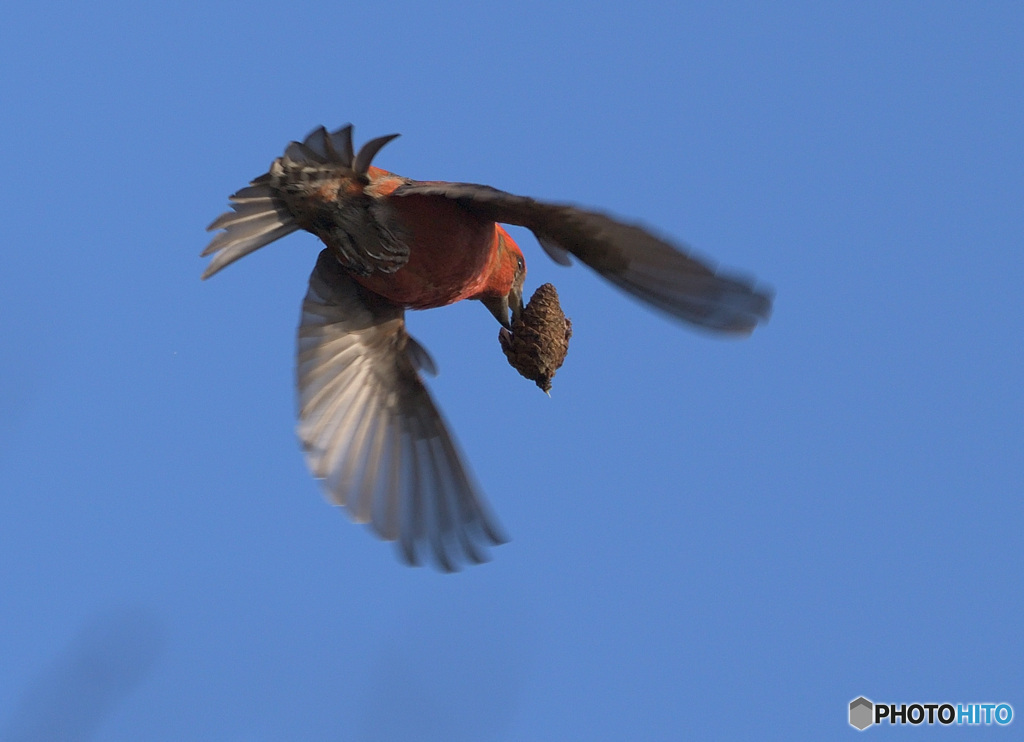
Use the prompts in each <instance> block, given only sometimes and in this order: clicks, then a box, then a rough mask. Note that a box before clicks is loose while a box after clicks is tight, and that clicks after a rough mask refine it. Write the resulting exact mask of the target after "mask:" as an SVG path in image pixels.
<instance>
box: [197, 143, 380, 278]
mask: <svg viewBox="0 0 1024 742" xmlns="http://www.w3.org/2000/svg"><path fill="white" fill-rule="evenodd" d="M393 138H394V136H391V137H380V138H379V139H374V140H373V141H371V142H368V143H367V144H366V145H365V146H364V147H363V148H362V149H361V150H360V151H359V154H358V155H353V152H352V127H351V125H349V126H343V127H342V128H340V129H338V130H337V131H335V132H328V131H327V130H326V129H325V128H323V127H322V126H321V127H320V128H318V129H315V130H314V131H312V132H310V134H309V136H307V137H306V139H305V141H303V142H292V143H291V144H289V145H288V148H287V149H286V150H285V152H284V155H283V156H282V157H279V158H277V159H276V160H274V162H273V164H272V165H271V167H270V171H269V172H267V173H264V174H263V175H261V176H260V177H258V178H256V179H255V180H254V181H252V183H250V184H249V185H247V186H246V187H245V188H242V189H241V190H240V191H238V192H237V193H235V194H234V195H233V196H231V198H230V201H231V209H232V210H231V211H229V212H227V213H225V214H221V215H220V216H219V217H217V218H216V219H214V220H213V223H212V224H210V226H209V227H207V228H206V229H207V231H208V232H213V231H216V230H218V229H223V230H224V231H223V232H221V233H220V234H218V235H216V236H215V237H214V238H213V240H212V241H211V242H210V244H209V245H207V246H206V249H205V250H203V252H202V256H203V257H207V256H209V255H213V260H211V261H210V264H209V265H208V266H207V267H206V270H205V271H203V278H209V277H210V276H212V275H213V274H214V273H216V272H217V271H219V270H220V269H221V268H223V267H224V266H226V265H230V264H231V263H234V262H235V261H236V260H238V259H239V258H241V257H244V256H246V255H248V254H249V253H251V252H253V251H254V250H258V249H260V248H261V247H263V246H264V245H268V244H270V243H271V242H273V241H274V240H277V239H280V238H281V237H284V236H285V235H287V234H291V233H292V232H295V231H296V230H298V229H299V227H298V226H297V225H296V224H295V220H294V218H293V217H292V215H291V212H289V211H288V208H287V206H286V205H285V203H284V201H283V200H281V198H280V197H279V196H278V191H277V190H276V188H277V187H278V186H279V185H280V184H281V183H282V182H285V183H287V182H290V181H292V182H294V181H296V180H297V181H299V182H307V183H308V182H310V181H312V180H316V179H320V178H330V177H335V176H336V172H337V168H338V167H339V166H340V167H341V168H342V169H344V170H346V171H350V170H351V169H352V168H353V167H355V166H356V164H357V162H358V165H359V166H360V167H363V172H365V169H366V167H367V166H369V162H370V160H371V159H372V158H373V155H374V154H375V153H376V152H377V150H379V149H380V148H381V147H382V146H384V144H386V143H387V142H389V141H391V139H393Z"/></svg>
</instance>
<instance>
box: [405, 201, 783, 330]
mask: <svg viewBox="0 0 1024 742" xmlns="http://www.w3.org/2000/svg"><path fill="white" fill-rule="evenodd" d="M393 195H394V196H397V197H401V196H410V195H420V196H437V197H443V198H449V199H453V200H455V201H457V202H458V203H459V204H461V205H462V206H463V207H464V208H466V209H468V210H469V211H471V212H473V213H476V214H479V215H480V216H483V217H485V218H487V219H491V220H493V221H496V222H502V223H504V224H515V225H518V226H522V227H526V228H528V229H529V230H531V231H532V232H533V233H534V235H536V237H537V241H538V242H539V243H540V244H541V247H543V248H544V250H545V251H546V252H547V253H548V255H550V256H551V258H552V259H553V260H555V261H556V262H558V263H560V264H562V265H568V264H569V262H570V260H569V255H570V254H571V255H573V256H575V257H577V258H578V259H579V260H581V261H582V262H583V263H585V264H587V265H588V266H590V267H591V268H593V269H594V270H595V271H597V272H598V273H599V274H600V275H602V276H603V277H604V278H606V279H607V280H609V281H611V282H612V283H613V284H615V285H616V286H618V287H619V288H620V289H622V290H623V291H625V292H627V293H629V294H632V295H633V296H635V297H637V298H639V299H641V300H643V301H645V302H647V303H648V304H651V305H652V306H654V307H656V308H658V309H660V310H662V311H664V312H666V313H668V314H669V315H671V316H673V317H675V318H677V319H681V320H685V321H687V322H690V323H692V324H695V325H698V326H700V327H703V328H706V329H709V330H714V331H718V332H729V333H739V334H746V333H749V332H751V331H752V330H753V329H754V327H756V326H757V324H758V323H759V322H761V321H764V320H766V319H767V318H768V316H769V314H770V313H771V304H772V296H771V292H770V291H768V290H766V289H764V288H761V287H757V286H755V285H754V283H753V282H752V281H750V280H747V279H744V278H741V277H736V276H729V275H726V274H724V273H722V272H720V271H719V270H718V269H717V268H716V267H715V266H714V265H713V264H712V263H710V262H708V261H704V260H702V259H700V258H697V257H695V256H694V255H692V254H690V253H688V252H687V251H685V250H683V249H681V248H679V247H676V246H675V245H673V244H671V243H669V242H667V241H666V240H664V239H662V238H660V237H657V236H655V235H653V234H652V233H651V232H649V231H648V230H646V229H644V228H643V227H639V226H636V225H632V224H626V223H624V222H621V221H618V220H617V219H613V218H612V217H610V216H607V215H605V214H601V213H598V212H594V211H587V210H585V209H581V208H578V207H575V206H568V205H564V204H552V203H545V202H543V201H537V200H535V199H532V198H527V197H525V196H515V195H513V194H511V193H505V192H504V191H499V190H497V189H496V188H491V187H489V186H483V185H475V184H472V183H443V182H428V181H422V182H415V183H411V184H409V185H403V186H401V187H399V188H398V189H397V190H396V191H395V192H394V194H393Z"/></svg>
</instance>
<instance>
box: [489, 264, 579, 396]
mask: <svg viewBox="0 0 1024 742" xmlns="http://www.w3.org/2000/svg"><path fill="white" fill-rule="evenodd" d="M570 337H572V322H570V321H569V318H568V317H566V316H565V313H564V312H563V311H562V306H561V305H560V304H559V303H558V292H557V291H555V287H554V286H552V285H551V284H550V283H545V284H544V285H543V286H540V287H539V288H538V289H537V290H536V291H534V292H533V296H532V297H531V298H530V301H529V303H528V304H527V305H526V307H525V308H524V309H523V313H522V315H521V316H520V317H519V319H517V320H516V321H515V322H514V323H513V324H512V332H509V331H508V330H506V329H505V328H504V327H503V328H501V330H500V331H499V332H498V341H499V342H500V343H501V349H502V350H503V351H504V352H505V357H506V358H508V362H509V364H510V365H511V366H512V368H514V369H515V370H516V371H518V372H519V373H520V374H521V375H522V376H524V377H525V378H527V379H530V380H531V381H535V382H537V386H539V387H540V388H541V390H543V391H544V392H549V391H551V379H552V378H553V377H554V375H555V372H556V371H558V369H559V368H560V367H561V366H562V362H563V361H565V356H566V354H568V352H569V338H570Z"/></svg>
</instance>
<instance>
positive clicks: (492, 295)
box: [479, 224, 526, 329]
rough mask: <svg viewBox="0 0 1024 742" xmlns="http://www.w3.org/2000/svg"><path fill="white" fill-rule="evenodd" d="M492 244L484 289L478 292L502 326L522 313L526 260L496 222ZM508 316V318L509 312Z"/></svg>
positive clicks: (513, 241) (481, 299) (482, 301)
mask: <svg viewBox="0 0 1024 742" xmlns="http://www.w3.org/2000/svg"><path fill="white" fill-rule="evenodd" d="M495 240H496V243H497V244H496V247H495V252H494V257H493V259H492V263H491V272H490V277H489V279H488V281H487V286H486V288H485V289H484V290H483V291H482V292H481V293H480V296H479V299H480V301H481V303H483V305H484V306H485V307H487V309H489V310H490V312H491V314H493V315H494V317H495V319H497V320H498V322H500V323H501V326H502V327H504V328H506V329H511V328H512V323H513V322H515V321H516V320H517V319H519V315H521V314H522V313H523V281H525V280H526V260H525V259H524V258H523V251H522V250H520V249H519V245H517V244H516V243H515V240H513V239H512V236H511V235H510V234H509V233H508V232H506V231H505V229H504V227H502V226H501V225H500V224H496V225H495ZM510 311H511V313H512V319H511V320H509V312H510Z"/></svg>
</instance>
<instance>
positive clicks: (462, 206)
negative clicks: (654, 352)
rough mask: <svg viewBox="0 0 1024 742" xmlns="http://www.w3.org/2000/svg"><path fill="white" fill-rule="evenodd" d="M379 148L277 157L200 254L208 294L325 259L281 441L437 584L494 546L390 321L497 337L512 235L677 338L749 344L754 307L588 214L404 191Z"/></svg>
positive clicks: (677, 254) (333, 140)
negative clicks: (673, 322) (287, 240)
mask: <svg viewBox="0 0 1024 742" xmlns="http://www.w3.org/2000/svg"><path fill="white" fill-rule="evenodd" d="M396 136H398V135H397V134H392V135H390V136H384V137H379V138H377V139H373V140H371V141H369V142H367V143H366V144H364V145H363V146H362V148H361V149H360V150H359V151H358V152H356V151H355V150H354V149H353V146H352V127H351V126H344V127H342V128H340V129H338V130H337V131H335V132H330V133H329V132H328V131H327V130H326V129H324V128H323V127H321V128H319V129H316V130H315V131H313V132H312V133H311V134H310V135H309V136H308V137H306V139H305V140H304V141H302V142H292V143H291V144H289V145H288V147H287V149H285V152H284V154H283V155H282V156H281V157H278V158H277V159H275V160H274V161H273V163H271V165H270V170H269V171H268V172H267V173H264V174H263V175H261V176H259V177H258V178H256V179H255V180H253V181H252V182H251V183H250V185H248V186H246V187H245V188H242V189H241V190H240V191H238V192H237V193H235V194H234V195H232V196H231V197H230V201H231V209H232V210H231V211H229V212H227V213H225V214H222V215H221V216H220V217H218V218H217V219H216V220H214V222H213V223H212V224H211V225H210V226H209V228H208V230H209V231H218V234H217V235H216V236H215V237H214V238H213V240H212V241H211V242H210V244H209V245H208V246H207V248H206V249H205V250H204V251H203V253H202V255H203V256H204V257H205V256H211V255H212V256H213V257H212V259H211V260H210V263H209V265H208V266H207V268H206V270H205V272H204V273H203V278H208V277H209V276H212V275H213V274H214V273H216V272H217V271H219V270H220V269H221V268H223V267H224V266H226V265H229V264H230V263H233V262H234V261H236V260H238V259H239V258H241V257H243V256H245V255H248V254H249V253H251V252H253V251H254V250H257V249H259V248H261V247H263V246H264V245H267V244H269V243H271V242H273V241H275V240H277V239H280V238H281V237H284V236H285V235H288V234H290V233H291V232H294V231H296V230H299V229H303V230H306V231H308V232H312V233H313V234H315V235H316V236H317V237H319V238H320V240H321V241H322V242H323V243H324V245H325V247H324V249H323V250H322V251H321V252H320V255H319V257H318V258H317V262H316V266H315V267H314V269H313V273H312V275H311V276H310V278H309V289H308V291H307V293H306V297H305V300H304V301H303V303H302V314H301V319H300V323H299V333H298V361H297V384H298V408H299V409H298V417H299V422H298V435H299V439H300V440H301V442H302V447H303V450H304V451H305V455H306V461H307V463H308V465H309V469H310V471H311V472H312V474H313V476H314V477H316V478H318V479H321V480H323V486H324V489H325V493H326V495H327V496H328V497H329V498H330V500H331V501H333V502H334V503H335V504H337V505H339V506H342V507H345V508H346V509H347V510H348V512H349V515H350V516H351V517H352V519H353V520H355V521H357V522H360V523H368V524H369V525H370V526H371V527H372V529H373V530H374V531H375V532H376V534H377V535H378V536H380V537H381V538H382V539H385V540H388V541H397V542H398V546H399V553H400V555H401V557H402V558H403V559H404V561H406V562H407V563H409V564H413V565H417V564H421V563H423V562H424V561H426V560H427V558H429V557H430V556H432V557H433V561H434V562H435V563H436V566H438V567H439V568H440V569H442V570H444V571H454V570H457V569H458V568H459V567H460V566H462V565H463V564H466V563H471V564H475V563H480V562H482V561H486V559H487V548H488V546H493V545H498V544H501V543H503V542H504V541H505V538H504V536H503V535H502V532H501V530H500V529H499V528H498V526H497V524H496V523H495V520H494V517H493V516H492V514H491V512H490V510H489V508H488V506H487V504H486V502H485V500H484V498H483V496H482V495H481V493H480V490H479V488H478V486H477V485H476V483H475V482H474V480H473V477H472V475H471V474H470V472H469V470H468V468H467V467H466V465H465V464H464V463H463V460H462V456H461V454H460V452H459V449H458V447H457V445H456V443H455V440H454V438H453V437H452V435H451V433H450V432H449V430H448V428H447V426H446V424H445V421H444V418H443V417H442V416H441V413H440V411H439V410H438V408H437V406H436V405H435V403H434V400H433V398H432V397H431V394H430V392H429V391H428V390H427V388H426V386H425V385H424V383H423V380H422V378H421V376H420V372H425V373H428V374H431V375H434V374H436V373H437V371H436V366H435V364H434V362H433V360H432V359H431V357H430V355H429V354H428V353H427V351H426V349H425V348H424V347H423V346H422V345H420V344H419V343H418V342H417V341H416V340H415V339H414V338H413V337H412V336H410V335H409V333H408V332H407V331H406V327H405V311H406V310H407V309H430V308H434V307H441V306H445V305H448V304H453V303H455V302H458V301H462V300H464V299H475V300H477V301H479V302H480V303H481V304H483V305H484V307H486V308H487V310H488V311H489V312H490V313H491V314H493V315H494V317H495V318H496V319H497V320H498V322H499V323H500V324H501V325H502V327H504V328H506V330H508V329H511V328H512V326H513V324H512V323H513V322H514V321H515V320H516V319H518V318H519V317H520V316H521V315H522V312H523V281H524V279H525V277H526V262H525V260H524V258H523V253H522V251H521V250H520V249H519V246H518V245H517V244H516V243H515V241H514V240H513V239H512V237H511V236H510V235H509V233H508V232H507V231H505V229H504V228H503V227H502V226H501V225H502V224H513V225H517V226H522V227H526V228H527V229H529V230H531V231H532V232H533V234H534V235H535V236H536V238H537V241H538V242H539V243H540V245H541V247H542V248H543V249H544V251H545V252H546V253H547V254H548V256H549V257H551V258H552V259H553V260H554V261H555V262H557V263H560V264H562V265H570V264H571V258H572V257H575V258H576V259H578V260H579V261H580V262H582V263H584V264H586V265H588V266H589V267H590V268H592V269H593V270H595V271H596V272H597V273H598V274H599V275H601V276H602V277H603V278H605V279H607V280H608V281H610V282H611V283H613V284H615V285H616V286H618V287H619V288H620V289H622V290H623V291H625V292H627V293H629V294H631V295H633V296H634V297H637V298H638V299H640V300H642V301H643V302H646V303H647V304H650V305H651V306H653V307H655V308H657V309H659V310H661V311H662V312H664V313H666V314H668V315H669V316H670V317H672V318H675V319H678V320H682V321H683V322H686V323H689V324H691V325H696V326H698V327H701V328H704V329H707V330H711V331H713V332H716V333H725V334H732V335H746V334H749V333H750V332H751V331H752V330H753V329H754V327H755V326H756V325H757V324H758V323H759V322H762V321H764V320H766V319H767V318H768V316H769V313H770V311H771V302H772V298H771V294H770V292H768V291H766V290H765V289H763V288H760V287H758V286H755V285H754V284H753V283H752V282H750V281H748V280H745V279H743V278H739V277H735V276H729V275H725V274H723V273H721V272H719V271H718V270H717V269H716V268H715V267H714V266H713V265H711V264H709V263H707V262H705V261H703V260H700V259H698V258H696V257H694V256H693V255H691V254H689V253H687V252H685V251H684V250H683V249H681V248H679V247H677V246H674V245H672V244H670V243H668V242H666V241H664V240H663V239H660V238H658V237H656V236H654V235H652V234H651V233H650V232H648V231H647V230H645V229H643V228H641V227H639V226H635V225H631V224H626V223H623V222H621V221H618V220H617V219H614V218H612V217H609V216H606V215H604V214H601V213H598V212H595V211H589V210H584V209H581V208H577V207H575V206H570V205H565V204H556V203H548V202H544V201H537V200H535V199H532V198H527V197H524V196H515V195H512V194H510V193H505V192H504V191H499V190H497V189H495V188H491V187H489V186H484V185H474V184H471V183H447V182H442V181H419V180H411V179H409V178H404V177H401V176H399V175H395V174H393V173H390V172H387V171H385V170H381V169H380V168H377V167H374V166H373V165H371V162H372V161H373V159H374V157H375V156H376V155H377V153H378V152H379V151H380V149H381V148H382V147H383V146H384V145H385V144H387V143H388V142H390V141H391V140H392V139H394V138H395V137H396ZM219 230H223V231H219Z"/></svg>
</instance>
